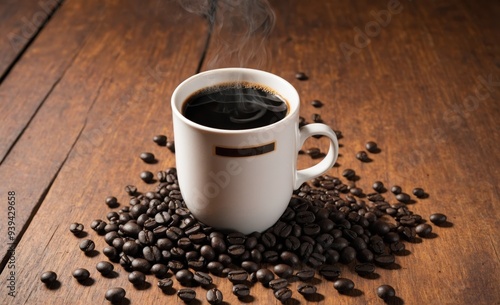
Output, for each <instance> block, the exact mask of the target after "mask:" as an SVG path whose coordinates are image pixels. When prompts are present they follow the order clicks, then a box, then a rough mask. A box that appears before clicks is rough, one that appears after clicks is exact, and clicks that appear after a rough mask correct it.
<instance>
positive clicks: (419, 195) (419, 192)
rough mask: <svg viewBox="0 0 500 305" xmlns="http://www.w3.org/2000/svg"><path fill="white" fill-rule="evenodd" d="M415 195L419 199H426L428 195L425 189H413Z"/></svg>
mask: <svg viewBox="0 0 500 305" xmlns="http://www.w3.org/2000/svg"><path fill="white" fill-rule="evenodd" d="M412 192H413V195H415V196H416V197H417V198H425V197H426V195H427V194H426V193H425V191H424V189H423V188H420V187H416V188H414V189H413V191H412Z"/></svg>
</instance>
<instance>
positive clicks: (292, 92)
mask: <svg viewBox="0 0 500 305" xmlns="http://www.w3.org/2000/svg"><path fill="white" fill-rule="evenodd" d="M231 72H241V73H244V74H247V75H250V74H255V75H263V76H266V77H271V78H275V79H276V80H278V81H279V82H281V83H282V84H283V85H284V86H286V87H289V88H288V89H286V90H289V92H288V91H287V97H289V98H287V97H285V96H283V94H282V93H281V92H280V90H277V89H276V88H273V87H271V86H268V85H267V84H260V85H263V86H266V87H269V88H270V89H272V90H274V91H275V92H276V93H278V94H279V95H280V96H281V97H282V98H284V99H285V101H286V103H287V104H288V107H289V112H288V113H287V115H286V116H285V117H284V118H283V119H281V120H279V121H277V122H274V123H272V124H269V125H264V126H260V127H256V128H248V129H236V130H233V129H221V128H214V127H208V126H205V125H202V124H199V123H196V122H194V121H191V120H190V119H188V118H186V117H185V116H184V115H183V114H182V110H181V109H179V108H180V107H182V105H183V103H184V102H185V100H186V98H187V97H186V98H185V99H183V100H182V101H179V98H178V95H179V94H180V91H181V89H182V88H183V87H185V86H187V85H188V84H189V83H191V82H193V81H194V80H196V79H198V78H206V77H209V76H210V75H214V74H223V73H231ZM237 81H238V80H235V82H237ZM240 81H242V82H249V83H257V82H256V81H253V82H251V81H247V80H240ZM227 82H231V81H230V80H229V81H222V80H221V81H220V82H219V83H221V84H222V83H227ZM214 85H215V84H214ZM209 86H212V85H207V86H206V87H209ZM201 89H203V87H201V88H195V89H194V90H191V94H193V93H195V92H196V91H198V90H201ZM290 100H294V101H293V102H292V101H290ZM299 105H300V98H299V94H298V92H297V90H296V89H295V87H294V86H293V85H292V84H290V83H289V82H288V81H287V80H285V79H284V78H282V77H281V76H278V75H276V74H273V73H270V72H267V71H263V70H258V69H250V68H237V67H233V68H220V69H212V70H207V71H204V72H200V73H197V74H194V75H192V76H190V77H188V78H187V79H185V80H184V81H182V82H181V83H180V84H179V85H177V87H176V88H175V90H174V92H173V93H172V97H171V108H172V113H173V114H174V115H175V116H177V118H179V119H180V120H182V121H183V122H184V123H185V124H188V125H189V126H192V127H194V128H196V129H199V130H203V131H206V132H212V133H218V134H243V133H248V132H258V131H262V130H267V129H269V128H274V127H275V126H278V125H281V124H284V123H286V122H287V121H288V120H290V119H292V118H293V117H295V114H296V113H297V112H298V109H299Z"/></svg>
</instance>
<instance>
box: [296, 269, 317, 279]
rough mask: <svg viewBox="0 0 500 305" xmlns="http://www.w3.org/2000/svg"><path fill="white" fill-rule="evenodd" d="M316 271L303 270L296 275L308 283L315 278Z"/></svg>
mask: <svg viewBox="0 0 500 305" xmlns="http://www.w3.org/2000/svg"><path fill="white" fill-rule="evenodd" d="M314 274H315V271H314V270H313V269H302V270H299V271H297V273H295V276H296V277H298V278H299V279H300V280H301V281H303V282H307V281H310V280H312V279H313V278H314Z"/></svg>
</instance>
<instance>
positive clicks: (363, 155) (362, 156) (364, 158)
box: [356, 150, 371, 162]
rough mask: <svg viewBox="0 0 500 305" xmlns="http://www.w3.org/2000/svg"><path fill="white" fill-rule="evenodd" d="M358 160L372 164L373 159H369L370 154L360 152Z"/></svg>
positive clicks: (357, 155)
mask: <svg viewBox="0 0 500 305" xmlns="http://www.w3.org/2000/svg"><path fill="white" fill-rule="evenodd" d="M356 159H358V160H359V161H361V162H370V161H371V159H370V157H368V154H367V153H366V152H365V151H363V150H362V151H358V152H357V153H356Z"/></svg>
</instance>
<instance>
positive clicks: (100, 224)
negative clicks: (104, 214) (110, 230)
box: [90, 219, 106, 235]
mask: <svg viewBox="0 0 500 305" xmlns="http://www.w3.org/2000/svg"><path fill="white" fill-rule="evenodd" d="M104 227H106V222H105V221H103V220H101V219H96V220H93V221H92V223H91V224H90V228H92V230H94V231H96V232H97V233H98V234H99V235H102V234H104V233H105V232H104Z"/></svg>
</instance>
